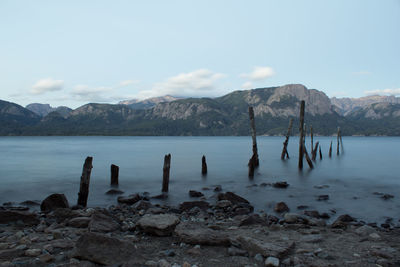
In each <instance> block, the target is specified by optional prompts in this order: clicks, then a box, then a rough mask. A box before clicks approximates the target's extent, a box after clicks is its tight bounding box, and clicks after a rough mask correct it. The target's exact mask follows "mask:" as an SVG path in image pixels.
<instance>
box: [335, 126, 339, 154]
mask: <svg viewBox="0 0 400 267" xmlns="http://www.w3.org/2000/svg"><path fill="white" fill-rule="evenodd" d="M339 140H340V127H338V130H337V146H336V155H339Z"/></svg>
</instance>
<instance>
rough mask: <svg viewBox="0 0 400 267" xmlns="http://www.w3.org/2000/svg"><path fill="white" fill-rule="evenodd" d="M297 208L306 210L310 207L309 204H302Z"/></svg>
mask: <svg viewBox="0 0 400 267" xmlns="http://www.w3.org/2000/svg"><path fill="white" fill-rule="evenodd" d="M297 209H298V210H305V209H308V206H307V205H300V206H297Z"/></svg>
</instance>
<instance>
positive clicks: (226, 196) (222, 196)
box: [218, 192, 250, 204]
mask: <svg viewBox="0 0 400 267" xmlns="http://www.w3.org/2000/svg"><path fill="white" fill-rule="evenodd" d="M218 200H229V201H230V202H232V203H233V204H238V203H246V204H250V202H249V201H248V200H247V199H245V198H243V197H241V196H238V195H236V194H235V193H233V192H226V193H219V194H218Z"/></svg>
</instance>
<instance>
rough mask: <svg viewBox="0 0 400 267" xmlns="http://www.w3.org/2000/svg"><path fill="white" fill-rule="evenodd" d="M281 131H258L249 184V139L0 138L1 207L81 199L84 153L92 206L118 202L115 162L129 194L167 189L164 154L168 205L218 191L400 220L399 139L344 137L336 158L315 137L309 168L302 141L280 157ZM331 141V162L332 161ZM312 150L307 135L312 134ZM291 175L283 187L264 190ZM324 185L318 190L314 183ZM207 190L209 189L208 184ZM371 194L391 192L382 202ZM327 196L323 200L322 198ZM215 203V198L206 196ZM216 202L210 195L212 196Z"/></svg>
mask: <svg viewBox="0 0 400 267" xmlns="http://www.w3.org/2000/svg"><path fill="white" fill-rule="evenodd" d="M283 141H284V137H266V136H260V137H257V142H258V151H259V157H260V167H259V168H258V169H257V170H256V174H255V176H254V179H253V180H249V178H248V176H247V162H248V160H249V158H250V157H251V154H252V151H251V137H0V203H4V202H9V201H11V202H17V203H19V202H22V201H25V200H39V201H40V200H43V199H44V198H45V197H46V196H48V195H49V194H51V193H64V194H65V195H66V196H67V198H68V200H69V202H70V204H76V201H77V195H78V191H79V180H80V176H81V173H82V166H83V162H84V160H85V158H86V156H93V170H92V176H91V184H90V193H89V199H88V205H89V206H102V207H105V206H109V205H112V204H116V203H117V202H116V196H108V195H105V192H106V191H108V190H109V189H110V186H109V183H110V165H111V164H116V165H118V166H119V167H120V177H119V181H120V186H119V189H121V190H123V191H125V194H126V195H128V194H131V193H135V192H149V193H150V195H156V194H159V193H160V191H161V181H162V167H163V161H164V155H165V154H168V153H171V155H172V159H171V175H170V186H169V198H168V200H166V203H167V204H172V205H177V204H179V203H180V202H182V201H185V200H188V199H189V197H188V191H189V190H191V189H193V190H198V191H202V192H203V193H204V194H205V196H206V197H207V198H212V197H215V193H214V192H213V190H212V189H213V187H214V186H215V185H221V186H222V188H223V190H224V191H233V192H236V193H237V194H239V195H241V196H243V197H245V198H247V199H248V200H249V201H250V202H251V203H252V204H253V205H254V206H255V208H256V211H259V210H264V211H266V212H267V213H269V214H270V213H274V212H273V207H274V204H275V203H276V202H279V201H285V202H286V203H287V204H288V206H289V208H290V209H291V211H292V212H300V211H298V210H297V208H296V207H297V206H299V205H307V206H309V209H316V210H318V211H320V212H328V213H329V214H331V215H332V216H333V218H334V217H335V215H334V213H333V212H332V211H331V210H335V211H336V215H341V214H344V213H348V214H350V215H352V216H355V217H357V218H359V219H363V220H365V221H366V222H384V221H385V219H386V218H387V217H391V218H394V220H393V223H394V224H395V225H398V224H399V219H400V194H399V192H400V177H399V176H400V175H399V169H400V161H399V157H398V155H399V151H400V138H399V137H343V143H344V153H341V154H340V155H339V156H337V155H336V143H335V142H336V138H335V137H315V138H314V142H316V141H319V142H320V144H321V145H322V153H323V159H322V160H319V159H318V160H317V161H316V163H315V168H314V169H313V170H309V168H308V165H307V163H306V161H304V169H303V171H299V170H298V168H297V164H298V137H291V138H290V141H289V154H290V157H291V158H290V159H289V160H285V161H282V160H281V159H280V154H281V150H282V143H283ZM331 141H333V144H334V145H333V153H332V158H329V157H328V149H329V143H330V142H331ZM306 142H307V148H308V151H309V152H310V150H311V149H310V145H309V142H310V139H309V138H308V139H307V141H306ZM202 155H206V158H207V164H208V174H207V176H205V177H203V176H202V175H201V157H202ZM277 181H287V182H288V183H289V184H290V186H289V187H288V188H287V189H277V188H273V187H271V186H260V184H262V183H273V182H277ZM318 185H328V186H329V187H327V188H322V189H318V188H315V186H318ZM203 187H209V188H210V189H211V190H202V188H203ZM375 192H379V193H387V194H391V195H394V198H392V199H389V200H383V199H382V198H381V197H380V196H379V195H377V194H374V193H375ZM325 194H327V195H329V197H330V198H329V200H328V201H317V200H316V199H317V196H318V195H325ZM210 201H211V200H210ZM211 202H212V201H211Z"/></svg>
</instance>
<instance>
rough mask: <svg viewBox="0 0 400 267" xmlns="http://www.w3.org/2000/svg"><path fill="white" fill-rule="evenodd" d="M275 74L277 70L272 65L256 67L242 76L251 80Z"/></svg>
mask: <svg viewBox="0 0 400 267" xmlns="http://www.w3.org/2000/svg"><path fill="white" fill-rule="evenodd" d="M274 75H275V71H274V69H273V68H271V67H254V69H253V71H252V72H250V73H242V74H240V77H241V78H245V79H249V80H250V81H262V80H265V79H267V78H269V77H272V76H274Z"/></svg>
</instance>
